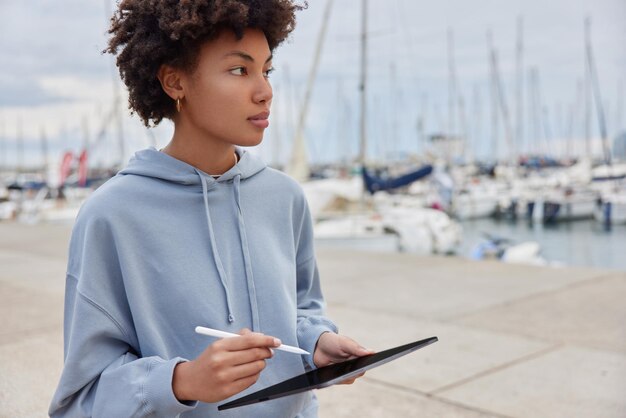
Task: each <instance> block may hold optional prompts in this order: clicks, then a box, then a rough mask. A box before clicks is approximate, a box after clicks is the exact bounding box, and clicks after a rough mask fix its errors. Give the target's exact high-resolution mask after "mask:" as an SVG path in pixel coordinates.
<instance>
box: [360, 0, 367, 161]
mask: <svg viewBox="0 0 626 418" xmlns="http://www.w3.org/2000/svg"><path fill="white" fill-rule="evenodd" d="M366 82H367V0H361V79H360V82H359V91H360V94H361V97H360V99H361V103H360V104H361V115H360V118H359V124H360V125H359V132H360V145H359V164H360V165H361V167H365V158H366V155H367V129H366V117H367V107H366V102H367V100H366V98H367V89H366Z"/></svg>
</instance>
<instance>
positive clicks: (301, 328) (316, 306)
mask: <svg viewBox="0 0 626 418" xmlns="http://www.w3.org/2000/svg"><path fill="white" fill-rule="evenodd" d="M303 212H304V213H303V215H302V225H301V230H300V237H299V239H298V240H297V243H298V248H297V255H296V261H297V267H296V275H297V295H298V326H297V333H298V345H299V346H300V347H301V348H302V349H304V350H306V351H308V352H309V353H311V354H310V355H307V356H304V361H305V363H306V365H307V366H308V367H310V368H315V367H316V366H315V364H314V363H313V352H314V351H315V346H316V345H317V340H318V339H319V337H320V335H322V334H323V333H324V332H337V327H336V326H335V324H334V323H333V322H332V321H330V319H328V318H326V317H325V316H324V315H325V312H324V311H325V306H326V305H325V303H324V297H323V295H322V288H321V285H320V277H319V271H318V268H317V261H316V259H315V249H314V245H313V222H312V220H311V213H310V211H309V207H308V205H307V203H306V200H304V211H303Z"/></svg>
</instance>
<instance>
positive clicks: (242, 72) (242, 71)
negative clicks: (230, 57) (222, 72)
mask: <svg viewBox="0 0 626 418" xmlns="http://www.w3.org/2000/svg"><path fill="white" fill-rule="evenodd" d="M230 73H231V74H232V75H246V69H245V68H244V67H237V68H233V69H232V70H230Z"/></svg>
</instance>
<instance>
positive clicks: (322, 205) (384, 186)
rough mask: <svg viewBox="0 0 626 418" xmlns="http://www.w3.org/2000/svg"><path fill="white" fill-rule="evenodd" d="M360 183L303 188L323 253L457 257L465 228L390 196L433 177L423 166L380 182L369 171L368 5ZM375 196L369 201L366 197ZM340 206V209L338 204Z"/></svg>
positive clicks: (364, 11) (363, 54)
mask: <svg viewBox="0 0 626 418" xmlns="http://www.w3.org/2000/svg"><path fill="white" fill-rule="evenodd" d="M329 3H330V1H329ZM361 17H362V25H361V75H360V78H361V83H360V85H361V88H360V103H361V111H360V150H359V156H358V162H359V165H360V167H361V176H362V178H361V179H359V178H358V177H355V178H353V179H325V180H318V181H310V182H307V183H304V184H303V188H304V190H305V193H307V198H308V200H309V202H310V204H311V206H312V213H313V214H314V215H316V216H317V223H316V224H315V238H316V241H317V243H318V247H323V246H330V247H334V248H336V247H343V248H360V249H364V250H373V251H389V252H399V251H401V252H410V253H415V254H431V253H442V254H448V253H451V252H454V251H455V250H456V248H457V247H458V245H459V243H460V236H461V228H460V227H459V226H458V224H456V223H455V222H454V221H452V220H451V219H450V218H449V216H448V215H447V214H445V213H444V212H441V211H438V210H434V209H428V208H424V207H423V204H422V203H423V201H422V200H421V199H420V198H416V197H413V196H402V195H389V194H387V193H385V190H391V189H395V188H398V187H402V186H406V185H409V184H411V183H413V182H414V181H416V180H418V179H420V178H423V177H425V176H427V175H429V174H430V173H431V172H432V170H433V168H432V166H424V167H422V168H420V169H419V170H416V171H413V172H410V173H407V174H405V175H402V176H399V177H395V178H389V179H381V178H379V177H377V176H373V175H372V174H371V173H370V172H369V170H367V168H366V155H367V152H366V151H367V136H366V125H365V121H366V114H367V110H366V97H367V96H366V91H367V90H366V88H367V72H366V65H365V63H366V62H367V59H366V54H367V0H363V1H362V16H361ZM368 191H369V193H370V194H372V195H373V193H374V192H376V196H377V197H376V198H375V199H373V197H374V196H368V195H367V194H366V192H368ZM338 203H339V204H338Z"/></svg>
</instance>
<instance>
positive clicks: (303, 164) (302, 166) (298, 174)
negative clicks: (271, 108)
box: [287, 0, 333, 181]
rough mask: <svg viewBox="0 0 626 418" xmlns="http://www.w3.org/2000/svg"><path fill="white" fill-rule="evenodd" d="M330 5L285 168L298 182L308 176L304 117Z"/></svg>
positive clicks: (324, 36)
mask: <svg viewBox="0 0 626 418" xmlns="http://www.w3.org/2000/svg"><path fill="white" fill-rule="evenodd" d="M332 4H333V0H328V1H327V2H326V9H325V10H324V16H323V18H322V28H321V30H320V33H319V36H318V38H317V44H316V46H315V55H314V56H313V65H312V66H311V70H310V72H309V77H308V79H307V84H306V91H305V93H304V99H303V101H302V105H301V107H300V114H299V116H298V125H297V126H296V132H295V137H294V141H293V149H292V156H291V160H290V163H289V166H288V167H287V172H288V173H289V175H290V176H292V177H294V178H295V179H296V180H299V181H306V180H308V178H309V174H310V173H309V167H308V162H307V157H306V144H305V143H304V126H305V124H306V117H307V115H308V113H309V103H310V101H311V95H312V93H313V85H314V84H315V78H316V76H317V69H318V67H319V62H320V57H321V55H322V47H323V45H324V39H325V38H326V32H327V29H328V21H329V20H330V11H331V8H332Z"/></svg>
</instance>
